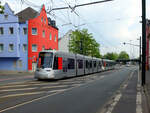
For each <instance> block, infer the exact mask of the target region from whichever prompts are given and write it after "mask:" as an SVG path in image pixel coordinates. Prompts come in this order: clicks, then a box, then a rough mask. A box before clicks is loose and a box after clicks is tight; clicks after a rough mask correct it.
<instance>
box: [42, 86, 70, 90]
mask: <svg viewBox="0 0 150 113" xmlns="http://www.w3.org/2000/svg"><path fill="white" fill-rule="evenodd" d="M68 86H69V85H60V86H45V87H41V88H40V89H50V88H62V87H68Z"/></svg>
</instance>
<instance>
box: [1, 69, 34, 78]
mask: <svg viewBox="0 0 150 113" xmlns="http://www.w3.org/2000/svg"><path fill="white" fill-rule="evenodd" d="M29 76H34V72H18V71H0V80H2V79H11V78H18V77H29Z"/></svg>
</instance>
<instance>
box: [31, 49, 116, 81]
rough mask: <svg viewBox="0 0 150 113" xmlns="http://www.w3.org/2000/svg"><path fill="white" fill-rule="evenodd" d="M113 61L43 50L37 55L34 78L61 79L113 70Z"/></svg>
mask: <svg viewBox="0 0 150 113" xmlns="http://www.w3.org/2000/svg"><path fill="white" fill-rule="evenodd" d="M114 66H115V61H112V60H107V59H99V58H95V57H89V56H83V55H80V54H73V53H66V52H61V51H53V50H45V51H42V52H40V53H39V57H38V60H37V68H36V71H35V74H34V77H35V78H37V79H39V80H40V79H61V78H67V77H75V76H81V75H87V74H92V73H97V72H101V71H104V70H109V69H113V68H114Z"/></svg>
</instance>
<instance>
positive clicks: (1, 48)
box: [0, 44, 4, 52]
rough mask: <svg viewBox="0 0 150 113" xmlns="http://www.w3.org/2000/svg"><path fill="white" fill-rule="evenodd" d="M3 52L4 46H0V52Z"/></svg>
mask: <svg viewBox="0 0 150 113" xmlns="http://www.w3.org/2000/svg"><path fill="white" fill-rule="evenodd" d="M3 50H4V44H0V52H3Z"/></svg>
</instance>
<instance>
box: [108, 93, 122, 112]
mask: <svg viewBox="0 0 150 113" xmlns="http://www.w3.org/2000/svg"><path fill="white" fill-rule="evenodd" d="M121 97H122V94H120V93H119V94H117V95H116V97H115V99H114V100H113V103H112V104H111V105H110V107H109V108H108V110H107V112H106V113H112V111H113V109H114V107H115V106H116V104H117V103H118V102H119V100H120V98H121Z"/></svg>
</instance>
